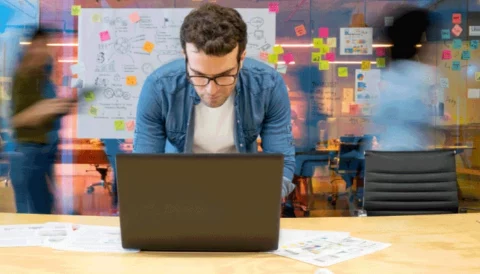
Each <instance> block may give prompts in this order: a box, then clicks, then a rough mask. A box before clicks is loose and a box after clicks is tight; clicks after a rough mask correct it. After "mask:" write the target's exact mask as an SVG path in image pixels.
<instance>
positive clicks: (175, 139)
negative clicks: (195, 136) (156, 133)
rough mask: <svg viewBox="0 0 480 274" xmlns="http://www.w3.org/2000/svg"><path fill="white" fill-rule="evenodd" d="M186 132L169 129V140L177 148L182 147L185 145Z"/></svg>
mask: <svg viewBox="0 0 480 274" xmlns="http://www.w3.org/2000/svg"><path fill="white" fill-rule="evenodd" d="M185 136H186V132H182V131H172V130H167V139H168V141H169V142H170V143H171V144H172V145H173V146H175V147H176V148H177V149H180V148H181V149H182V150H183V146H184V145H185Z"/></svg>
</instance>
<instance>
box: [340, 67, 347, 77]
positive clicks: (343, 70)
mask: <svg viewBox="0 0 480 274" xmlns="http://www.w3.org/2000/svg"><path fill="white" fill-rule="evenodd" d="M338 77H348V68H347V67H339V68H338Z"/></svg>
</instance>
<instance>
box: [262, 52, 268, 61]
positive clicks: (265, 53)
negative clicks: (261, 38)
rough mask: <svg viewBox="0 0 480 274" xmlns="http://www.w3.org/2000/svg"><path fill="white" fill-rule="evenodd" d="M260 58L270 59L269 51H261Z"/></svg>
mask: <svg viewBox="0 0 480 274" xmlns="http://www.w3.org/2000/svg"><path fill="white" fill-rule="evenodd" d="M260 59H262V60H264V61H268V52H266V51H261V52H260Z"/></svg>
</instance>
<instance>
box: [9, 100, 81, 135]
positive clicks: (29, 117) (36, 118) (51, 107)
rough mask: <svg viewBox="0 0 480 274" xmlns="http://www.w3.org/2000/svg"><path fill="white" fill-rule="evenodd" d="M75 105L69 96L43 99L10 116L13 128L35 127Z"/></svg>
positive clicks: (62, 113) (67, 111)
mask: <svg viewBox="0 0 480 274" xmlns="http://www.w3.org/2000/svg"><path fill="white" fill-rule="evenodd" d="M75 105H76V102H75V100H74V99H71V98H55V99H44V100H41V101H38V102H37V103H35V104H33V105H31V106H30V107H28V108H26V109H25V110H23V111H22V112H20V113H18V114H17V115H15V116H14V117H13V118H12V126H13V127H14V128H21V127H37V126H39V125H40V124H42V123H44V122H45V121H47V120H48V119H50V118H53V117H55V116H58V115H64V114H67V113H69V112H70V111H71V110H72V109H73V108H74V107H75Z"/></svg>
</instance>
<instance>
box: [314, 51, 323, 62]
mask: <svg viewBox="0 0 480 274" xmlns="http://www.w3.org/2000/svg"><path fill="white" fill-rule="evenodd" d="M320 60H322V54H321V53H320V52H312V62H313V63H318V62H320Z"/></svg>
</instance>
